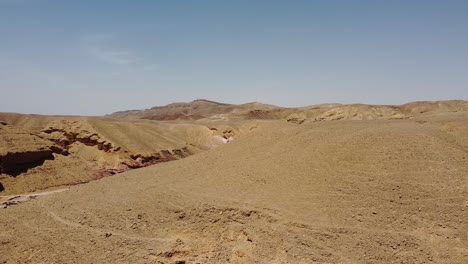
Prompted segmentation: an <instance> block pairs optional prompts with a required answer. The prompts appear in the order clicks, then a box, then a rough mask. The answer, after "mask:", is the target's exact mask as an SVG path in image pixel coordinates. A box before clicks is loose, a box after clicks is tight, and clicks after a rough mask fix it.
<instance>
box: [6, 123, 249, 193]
mask: <svg viewBox="0 0 468 264" xmlns="http://www.w3.org/2000/svg"><path fill="white" fill-rule="evenodd" d="M0 118H1V119H2V120H6V121H5V122H6V123H7V124H8V125H0V139H1V140H0V183H1V184H2V186H3V194H14V193H24V192H31V191H35V190H40V189H46V188H50V187H56V186H63V185H69V184H77V183H83V182H87V181H90V180H93V179H98V178H101V177H103V176H107V175H112V174H115V173H118V172H122V171H126V170H129V169H133V168H138V167H144V166H148V165H152V164H155V163H160V162H165V161H171V160H175V159H179V158H184V157H187V156H189V155H192V154H195V153H198V152H201V151H204V150H207V149H210V148H212V147H213V146H216V145H219V144H222V143H223V139H222V138H223V136H225V137H226V136H227V135H229V136H231V135H235V134H237V135H240V134H242V133H243V132H244V130H245V131H248V129H247V127H248V126H249V124H232V125H203V124H169V123H157V122H153V121H150V120H122V119H113V118H105V117H60V116H37V115H20V114H0ZM218 137H219V138H218Z"/></svg>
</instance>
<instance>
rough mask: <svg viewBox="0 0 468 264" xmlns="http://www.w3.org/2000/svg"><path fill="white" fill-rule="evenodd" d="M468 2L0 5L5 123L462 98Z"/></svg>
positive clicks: (30, 1)
mask: <svg viewBox="0 0 468 264" xmlns="http://www.w3.org/2000/svg"><path fill="white" fill-rule="evenodd" d="M467 14H468V1H455V0H447V1H442V0H439V1H430V0H427V1H422V0H421V1H417V0H413V1H398V0H394V1H386V0H385V1H384V0H374V1H370V0H369V1H363V0H356V1H351V0H349V1H348V0H342V1H334V0H331V1H330V0H328V1H313V0H310V1H309V0H307V1H299V0H291V1H287V0H284V1H274V0H268V1H267V0H257V1H255V0H249V1H243V0H237V1H205V0H198V1H197V0H192V1H188V0H186V1H183V0H175V1H170V0H167V1H116V0H114V1H110V0H109V1H85V0H83V1H71V0H57V1H55V0H0V111H2V112H22V113H40V114H76V115H101V114H107V113H111V112H114V111H118V110H126V109H142V108H148V107H151V106H155V105H164V104H167V103H171V102H181V101H191V100H194V99H197V98H206V99H211V100H216V101H221V102H227V103H245V102H252V101H260V102H263V103H270V104H276V105H282V106H304V105H312V104H319V103H327V102H338V103H370V104H401V103H405V102H409V101H415V100H445V99H465V100H466V99H468V15H467Z"/></svg>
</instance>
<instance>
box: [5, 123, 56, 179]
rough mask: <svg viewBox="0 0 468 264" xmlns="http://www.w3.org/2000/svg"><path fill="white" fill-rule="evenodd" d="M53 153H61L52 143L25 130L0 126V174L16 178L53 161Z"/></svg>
mask: <svg viewBox="0 0 468 264" xmlns="http://www.w3.org/2000/svg"><path fill="white" fill-rule="evenodd" d="M54 152H62V149H61V148H60V147H58V146H54V144H53V143H52V142H49V141H47V140H44V139H42V138H40V137H38V136H36V135H34V134H32V133H29V132H27V131H25V130H22V129H18V128H14V127H11V126H8V125H7V124H6V122H1V124H0V174H6V175H9V176H14V177H15V176H18V175H20V174H22V173H26V172H27V171H28V170H29V169H31V168H34V167H37V166H41V165H42V164H43V163H44V162H45V161H46V160H53V159H54V156H53V153H54Z"/></svg>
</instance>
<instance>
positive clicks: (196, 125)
mask: <svg viewBox="0 0 468 264" xmlns="http://www.w3.org/2000/svg"><path fill="white" fill-rule="evenodd" d="M202 103H206V102H202ZM208 103H209V104H214V103H212V102H208ZM178 107H179V106H177V107H176V108H178ZM185 107H186V105H184V106H183V108H185ZM218 107H222V108H224V107H232V106H229V105H222V104H220V105H216V106H215V108H218ZM236 107H238V106H236ZM253 108H256V106H254V107H253ZM253 108H249V109H247V110H245V111H243V110H242V111H241V110H239V109H237V110H236V111H234V110H232V111H231V110H229V111H224V110H223V111H222V112H212V111H214V110H209V111H206V109H205V110H203V111H206V112H203V111H202V110H200V111H201V112H203V113H204V114H203V115H202V116H203V118H201V119H190V121H185V123H184V122H183V120H182V119H178V120H172V121H154V120H147V119H146V116H145V115H140V114H139V113H138V112H132V114H131V115H127V114H123V115H120V116H113V117H95V118H78V117H76V118H71V117H36V116H22V115H11V114H3V115H0V120H5V122H6V123H8V125H7V126H5V125H3V126H2V130H0V131H12V130H13V129H20V128H21V129H23V130H25V131H36V132H34V133H35V134H34V133H33V134H34V135H36V134H37V135H39V136H41V137H42V138H41V140H44V141H41V142H40V143H38V147H45V148H47V147H49V148H50V146H48V145H47V144H51V143H50V142H52V144H55V145H57V146H58V147H60V148H61V149H64V150H67V151H69V152H70V154H69V155H68V156H64V155H62V154H60V153H53V155H54V157H55V159H54V160H46V161H45V162H44V165H42V166H38V167H35V168H34V169H32V170H33V171H34V170H35V169H39V168H44V166H46V165H48V164H49V165H50V166H56V165H55V164H56V162H59V161H60V160H62V159H63V160H64V161H63V162H64V164H65V163H66V162H65V160H66V159H68V158H69V159H72V158H73V159H75V160H76V164H77V165H76V166H84V165H83V164H89V167H88V168H90V169H89V170H90V171H88V172H91V171H92V170H93V169H94V168H95V166H96V165H97V164H100V166H103V164H104V165H105V164H109V166H110V165H115V164H117V165H119V166H120V165H122V163H121V162H122V161H125V162H127V161H131V160H133V159H132V158H131V157H129V158H128V156H130V155H136V153H139V154H141V155H144V154H147V153H149V154H151V153H153V154H154V153H156V152H157V151H161V150H169V151H170V153H173V150H174V149H182V148H183V147H188V152H190V155H187V157H185V158H183V159H179V158H178V159H177V160H175V161H171V162H164V163H160V164H157V165H154V166H148V167H145V168H139V169H134V170H129V171H126V172H124V173H119V174H116V175H114V176H112V177H105V178H102V179H100V180H98V181H91V182H89V183H86V184H81V185H76V186H72V187H71V188H70V189H69V190H68V189H66V190H65V191H62V192H57V193H50V194H47V195H42V196H37V197H35V198H32V199H31V200H30V201H27V202H24V203H19V204H18V205H14V206H9V207H8V208H6V209H4V210H0V223H2V232H0V241H1V245H2V247H0V261H7V263H9V262H13V261H19V262H25V263H28V262H31V263H41V262H46V263H50V262H59V263H72V262H76V261H78V262H81V263H88V262H93V263H109V262H123V263H467V262H468V221H467V219H468V198H467V197H468V176H467V175H468V134H467V133H466V131H468V130H467V129H468V111H467V109H468V108H467V104H466V102H464V101H451V102H419V103H412V104H407V105H403V106H367V105H347V106H345V105H322V106H311V107H303V108H295V109H283V108H274V107H267V108H262V107H259V109H253ZM177 111H179V110H177ZM196 111H199V110H196ZM251 111H257V114H261V116H260V117H259V118H257V119H255V118H253V117H252V116H247V115H246V114H249V113H250V114H251V113H252V112H251ZM331 113H334V114H331ZM173 114H175V113H170V115H173ZM195 114H198V113H196V112H195V113H194V114H193V115H195ZM263 114H265V115H268V118H264V116H262V115H263ZM190 115H191V114H190ZM216 115H224V117H225V119H222V118H220V119H215V118H214V117H213V116H216ZM185 120H189V119H185ZM288 120H289V121H290V122H287V121H288ZM73 122H76V123H73ZM51 127H52V129H51ZM54 129H55V130H54ZM58 129H62V130H65V131H67V132H70V131H78V132H79V133H78V134H77V136H76V138H77V139H79V140H78V141H76V142H73V143H71V145H70V146H69V147H68V148H66V145H65V146H64V145H63V144H62V143H60V142H62V141H60V140H58V141H57V139H61V136H63V133H62V132H60V130H58ZM52 130H53V131H52ZM48 131H49V132H50V133H48ZM51 131H52V132H51ZM57 132H60V133H62V134H60V133H58V134H57V135H56V134H55V133H57ZM2 133H4V132H2ZM11 134H18V135H21V134H20V133H17V132H15V133H10V135H11ZM44 134H46V135H44ZM93 134H95V135H93ZM47 135H49V136H47ZM93 136H97V137H99V138H98V139H95V140H94V141H95V142H98V143H99V142H101V144H102V145H103V147H104V150H102V149H99V145H91V144H88V145H87V144H86V140H82V139H83V138H85V139H86V138H88V139H90V138H92V137H93ZM216 136H224V137H230V136H234V138H235V140H233V141H232V142H229V143H227V144H214V145H213V144H212V140H213V138H215V137H216ZM65 138H67V137H66V136H65ZM50 139H54V140H55V141H54V140H52V141H51V140H50ZM80 140H82V141H84V142H81V141H80ZM57 142H59V143H57ZM41 144H45V145H41ZM109 144H110V146H111V147H110V148H109V149H108V150H106V148H107V147H105V146H106V145H107V146H109ZM215 145H216V147H214V146H215ZM10 148H11V146H10ZM116 148H120V149H119V150H115V149H116ZM91 149H92V150H91ZM114 150H115V151H114ZM125 151H127V152H125ZM56 152H57V151H56ZM96 153H99V155H98V154H96ZM193 154H195V155H193ZM62 156H63V157H62ZM127 158H128V159H127ZM93 159H96V160H93ZM133 162H136V160H133ZM59 164H61V163H59ZM67 164H69V165H68V166H69V167H67V168H66V169H65V170H72V171H73V169H74V168H75V167H74V166H75V165H73V163H67ZM87 166H88V165H87ZM56 170H57V175H59V173H58V172H59V169H56ZM84 174H85V173H84ZM34 175H35V174H34V173H32V172H30V171H29V170H28V171H27V173H26V174H20V175H18V176H16V178H12V177H11V176H3V178H2V179H1V181H2V182H3V181H4V179H5V177H8V179H11V182H10V181H7V184H4V185H5V187H7V188H8V186H15V185H14V184H15V183H14V182H15V181H20V180H21V179H26V178H34V177H36V178H41V176H40V175H39V173H37V175H38V176H34ZM48 177H49V176H48ZM42 178H44V175H42ZM24 181H25V182H24V183H23V184H26V180H24ZM56 181H59V180H56ZM28 184H36V182H35V181H31V182H28ZM18 186H19V185H18ZM21 186H22V185H21ZM43 186H46V185H43ZM7 188H6V190H5V191H4V193H8V189H7ZM38 189H41V188H40V187H38ZM15 190H27V189H26V188H25V189H21V188H19V187H18V188H17V189H15ZM44 241H47V243H45V242H44Z"/></svg>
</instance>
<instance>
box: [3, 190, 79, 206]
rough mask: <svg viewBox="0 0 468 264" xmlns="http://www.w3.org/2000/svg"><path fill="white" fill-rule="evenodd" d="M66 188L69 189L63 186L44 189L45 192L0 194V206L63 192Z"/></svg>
mask: <svg viewBox="0 0 468 264" xmlns="http://www.w3.org/2000/svg"><path fill="white" fill-rule="evenodd" d="M68 190H70V188H63V189H58V190H54V191H46V192H37V193H28V194H18V195H7V196H0V208H2V209H5V208H7V207H8V206H12V205H17V204H20V203H24V202H27V201H30V200H32V199H36V198H37V197H38V196H44V195H50V194H54V193H59V192H65V191H68Z"/></svg>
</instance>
